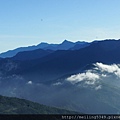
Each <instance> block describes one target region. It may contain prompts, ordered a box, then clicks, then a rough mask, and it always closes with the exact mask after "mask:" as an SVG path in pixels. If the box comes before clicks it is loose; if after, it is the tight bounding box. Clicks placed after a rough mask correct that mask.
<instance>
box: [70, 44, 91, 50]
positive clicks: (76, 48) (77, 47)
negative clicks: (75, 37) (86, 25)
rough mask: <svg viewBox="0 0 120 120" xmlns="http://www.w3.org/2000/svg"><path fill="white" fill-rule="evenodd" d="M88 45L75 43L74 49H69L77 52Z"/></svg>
mask: <svg viewBox="0 0 120 120" xmlns="http://www.w3.org/2000/svg"><path fill="white" fill-rule="evenodd" d="M89 45H90V43H87V42H76V44H75V46H74V47H71V48H70V50H79V49H81V48H84V47H87V46H89Z"/></svg>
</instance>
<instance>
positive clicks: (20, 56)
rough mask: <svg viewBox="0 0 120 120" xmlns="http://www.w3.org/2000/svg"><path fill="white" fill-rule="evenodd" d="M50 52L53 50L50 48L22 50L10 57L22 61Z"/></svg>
mask: <svg viewBox="0 0 120 120" xmlns="http://www.w3.org/2000/svg"><path fill="white" fill-rule="evenodd" d="M52 52H53V51H52V50H43V49H36V50H31V51H23V52H19V53H17V54H16V55H15V56H14V57H13V58H12V59H13V60H22V61H23V60H32V59H38V58H41V57H44V56H46V55H48V54H50V53H52Z"/></svg>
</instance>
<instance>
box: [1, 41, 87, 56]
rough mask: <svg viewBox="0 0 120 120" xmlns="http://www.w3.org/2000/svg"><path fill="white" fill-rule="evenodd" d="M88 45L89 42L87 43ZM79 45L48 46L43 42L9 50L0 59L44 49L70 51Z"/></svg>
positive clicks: (72, 43) (67, 42)
mask: <svg viewBox="0 0 120 120" xmlns="http://www.w3.org/2000/svg"><path fill="white" fill-rule="evenodd" d="M85 43H86V44H87V42H85ZM76 44H79V42H75V43H74V42H70V41H67V40H64V41H63V42H62V43H60V44H48V43H44V42H41V43H40V44H38V45H33V46H28V47H19V48H16V49H14V50H9V51H7V52H3V53H1V54H0V57H2V58H6V57H13V56H15V55H16V54H17V53H18V52H23V51H32V50H36V49H43V50H47V49H50V50H68V49H70V48H72V47H74V45H76ZM69 45H71V46H69Z"/></svg>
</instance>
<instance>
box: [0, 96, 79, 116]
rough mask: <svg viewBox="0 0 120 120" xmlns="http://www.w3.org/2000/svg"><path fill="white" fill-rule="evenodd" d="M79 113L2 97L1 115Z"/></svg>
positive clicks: (0, 99) (0, 100)
mask: <svg viewBox="0 0 120 120" xmlns="http://www.w3.org/2000/svg"><path fill="white" fill-rule="evenodd" d="M75 113H77V112H73V111H69V110H65V109H59V108H55V107H49V106H45V105H41V104H38V103H35V102H31V101H28V100H25V99H19V98H11V97H5V96H0V114H75Z"/></svg>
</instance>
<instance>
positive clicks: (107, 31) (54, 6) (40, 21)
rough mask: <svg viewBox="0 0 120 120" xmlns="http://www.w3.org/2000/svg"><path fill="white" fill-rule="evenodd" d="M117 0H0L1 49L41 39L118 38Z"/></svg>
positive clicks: (29, 43)
mask: <svg viewBox="0 0 120 120" xmlns="http://www.w3.org/2000/svg"><path fill="white" fill-rule="evenodd" d="M119 6H120V0H0V52H3V51H6V50H9V49H13V48H16V47H20V46H28V45H33V44H38V43H40V42H48V43H60V42H62V41H63V40H64V39H67V40H71V41H78V40H79V41H83V40H84V41H93V40H95V39H99V40H102V39H112V38H114V39H119V38H120V7H119Z"/></svg>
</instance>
